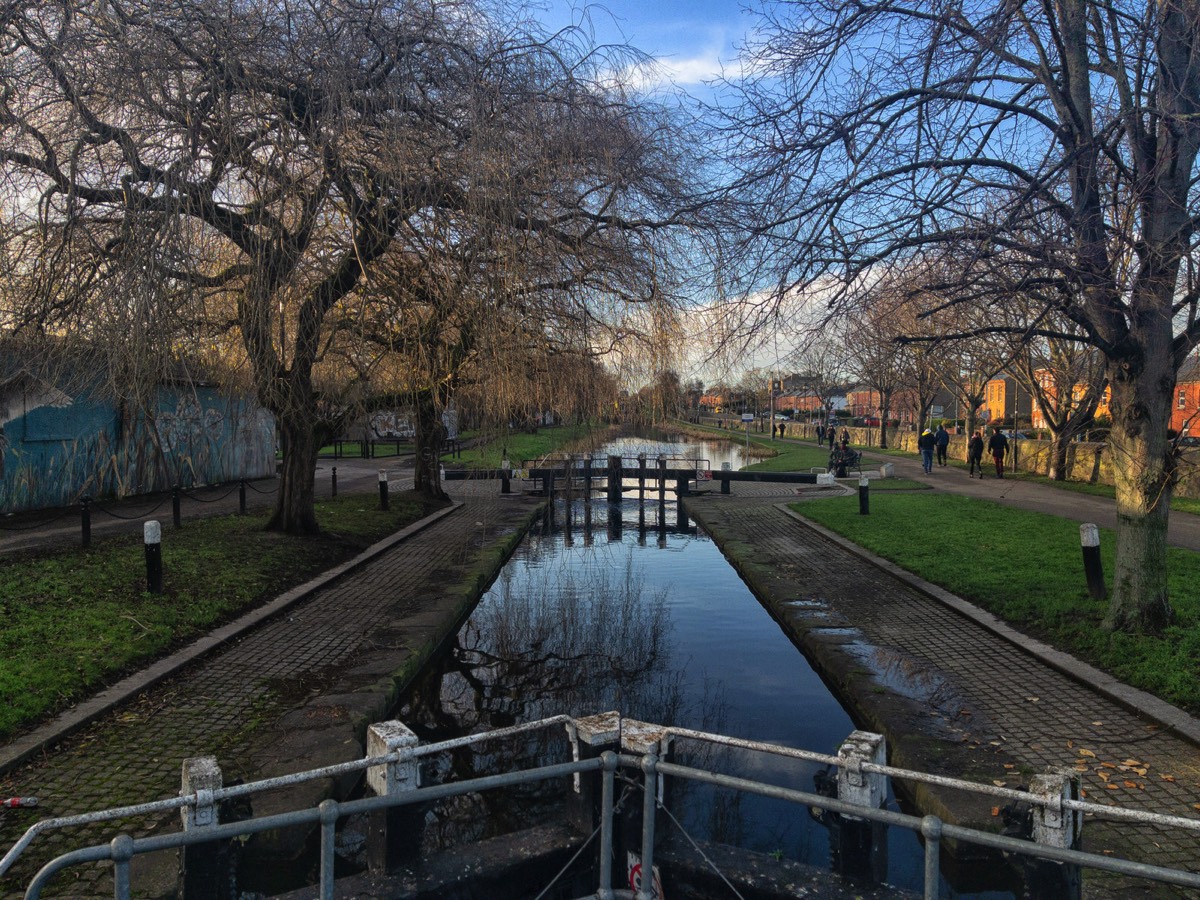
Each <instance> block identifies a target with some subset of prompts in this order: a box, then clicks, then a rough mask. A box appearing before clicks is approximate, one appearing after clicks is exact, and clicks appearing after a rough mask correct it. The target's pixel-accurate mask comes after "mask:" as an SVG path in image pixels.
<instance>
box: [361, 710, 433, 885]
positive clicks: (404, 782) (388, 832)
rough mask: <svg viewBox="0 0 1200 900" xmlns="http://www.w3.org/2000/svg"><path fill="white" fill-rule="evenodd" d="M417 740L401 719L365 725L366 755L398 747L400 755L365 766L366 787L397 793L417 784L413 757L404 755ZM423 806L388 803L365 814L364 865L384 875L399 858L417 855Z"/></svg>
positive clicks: (417, 771) (383, 753)
mask: <svg viewBox="0 0 1200 900" xmlns="http://www.w3.org/2000/svg"><path fill="white" fill-rule="evenodd" d="M419 743H420V740H419V739H418V738H417V736H416V734H414V733H413V732H412V730H411V729H409V728H408V727H407V726H406V725H405V724H404V723H403V722H376V723H375V724H373V725H370V726H368V728H367V757H368V758H371V757H379V756H386V755H388V754H390V753H394V752H396V751H400V754H401V758H399V759H397V760H395V761H394V762H389V763H386V764H385V765H382V766H372V767H371V768H369V769H367V787H368V788H369V789H370V790H371V791H373V792H374V793H375V795H376V796H379V797H400V796H402V795H404V794H407V793H409V792H411V791H415V790H416V789H417V788H418V787H419V786H420V777H421V776H420V769H419V767H418V765H417V760H416V759H415V758H414V757H412V756H411V755H408V756H406V755H404V751H405V750H409V751H411V750H413V749H415V748H416V746H417V744H419ZM424 821H425V810H424V809H423V808H422V807H421V806H420V805H419V804H411V803H410V804H407V805H404V806H392V807H388V808H387V809H382V810H378V811H376V812H373V813H370V814H369V821H368V825H367V867H368V869H369V870H370V871H371V873H372V874H375V875H384V874H386V873H388V872H390V871H391V870H392V869H394V868H395V867H396V866H397V865H399V864H400V863H403V862H411V861H412V860H414V859H416V858H417V857H418V856H419V855H420V851H421V828H422V824H423V823H424Z"/></svg>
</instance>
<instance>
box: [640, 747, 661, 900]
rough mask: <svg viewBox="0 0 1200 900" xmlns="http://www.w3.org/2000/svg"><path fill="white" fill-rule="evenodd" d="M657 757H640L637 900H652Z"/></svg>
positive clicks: (654, 755) (652, 753) (651, 753)
mask: <svg viewBox="0 0 1200 900" xmlns="http://www.w3.org/2000/svg"><path fill="white" fill-rule="evenodd" d="M657 764H658V756H657V755H656V754H655V753H654V751H650V752H649V753H647V754H646V755H645V756H643V757H642V772H643V773H645V774H644V776H643V781H642V886H641V888H640V889H639V890H638V894H637V896H638V900H654V813H655V807H656V806H657V804H658V789H657V788H658V770H657Z"/></svg>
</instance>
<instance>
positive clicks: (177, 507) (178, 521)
mask: <svg viewBox="0 0 1200 900" xmlns="http://www.w3.org/2000/svg"><path fill="white" fill-rule="evenodd" d="M182 499H183V488H181V487H180V486H179V485H175V487H174V488H173V489H172V490H171V518H172V520H173V521H174V523H175V527H176V528H180V527H182V526H183V509H182Z"/></svg>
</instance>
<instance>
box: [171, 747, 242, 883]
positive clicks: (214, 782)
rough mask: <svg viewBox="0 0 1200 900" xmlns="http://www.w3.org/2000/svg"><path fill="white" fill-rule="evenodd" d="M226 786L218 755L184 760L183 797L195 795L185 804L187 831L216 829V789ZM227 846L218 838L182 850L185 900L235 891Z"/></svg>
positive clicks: (182, 812) (181, 873)
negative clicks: (224, 859) (226, 859)
mask: <svg viewBox="0 0 1200 900" xmlns="http://www.w3.org/2000/svg"><path fill="white" fill-rule="evenodd" d="M222 786H223V783H222V775H221V767H220V766H219V765H217V760H216V757H213V756H194V757H190V758H188V759H185V760H184V761H183V786H182V789H181V790H180V794H181V795H182V796H185V797H186V796H191V795H194V796H195V798H196V802H195V804H189V805H187V806H185V807H183V808H182V809H181V810H180V811H179V814H180V816H181V817H182V818H183V830H184V831H185V832H191V831H199V830H203V829H205V828H212V827H213V826H215V825H217V824H219V819H220V816H219V812H218V807H217V804H216V803H214V802H213V792H214V791H219V790H220V789H221V787H222ZM223 849H224V848H223V847H222V845H221V844H220V843H218V842H216V841H206V842H204V843H202V844H192V845H190V846H185V847H183V848H182V849H181V850H180V851H179V869H180V881H181V882H182V889H181V896H182V897H183V900H225V898H228V897H230V896H231V894H232V886H231V884H230V882H231V879H229V878H227V877H225V876H226V873H225V872H224V869H225V866H224V865H223V863H222V857H223V856H224V855H225V854H224V853H223Z"/></svg>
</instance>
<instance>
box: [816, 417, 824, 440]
mask: <svg viewBox="0 0 1200 900" xmlns="http://www.w3.org/2000/svg"><path fill="white" fill-rule="evenodd" d="M817 443H818V444H823V443H825V426H824V425H822V424H821V423H820V422H818V423H817Z"/></svg>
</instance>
